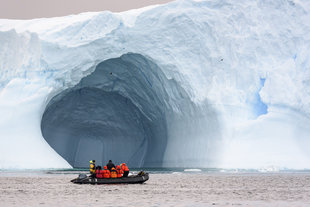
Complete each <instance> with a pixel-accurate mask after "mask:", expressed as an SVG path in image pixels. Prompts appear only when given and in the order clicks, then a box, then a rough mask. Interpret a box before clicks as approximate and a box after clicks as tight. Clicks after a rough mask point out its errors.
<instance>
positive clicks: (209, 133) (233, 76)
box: [0, 0, 310, 169]
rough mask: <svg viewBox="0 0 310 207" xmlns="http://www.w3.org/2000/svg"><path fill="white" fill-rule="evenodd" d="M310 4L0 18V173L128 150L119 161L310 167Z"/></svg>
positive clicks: (187, 5)
mask: <svg viewBox="0 0 310 207" xmlns="http://www.w3.org/2000/svg"><path fill="white" fill-rule="evenodd" d="M309 8H310V3H309V2H308V1H305V0H304V1H303V0H299V1H297V0H296V1H286V0H276V1H266V0H258V1H254V0H251V1H247V2H240V1H225V0H223V1H194V0H180V1H175V2H172V3H169V4H166V5H159V6H155V7H149V8H144V9H140V10H133V11H128V12H124V13H116V14H113V13H110V12H98V13H85V14H80V15H75V16H74V15H72V16H68V17H59V18H51V19H35V20H27V21H18V20H0V42H1V44H0V60H1V61H0V87H1V89H0V114H1V120H0V134H1V141H2V143H3V144H2V145H1V146H0V153H1V158H0V168H10V167H13V168H14V167H16V168H40V167H68V166H69V164H70V165H71V166H75V165H76V166H81V165H83V164H81V163H84V162H85V160H89V159H88V157H90V156H92V157H93V156H97V157H98V158H93V159H98V160H101V161H105V160H106V159H110V158H107V157H109V156H113V155H114V154H115V150H116V149H117V147H115V146H119V145H121V143H126V147H127V148H126V150H124V153H123V154H121V155H117V156H115V159H117V160H118V159H126V158H127V160H126V161H128V162H131V163H132V164H133V165H137V166H197V167H229V168H260V167H264V166H270V165H271V166H278V167H287V168H298V169H300V168H309V167H310V166H309V163H310V162H309V161H310V160H309V158H310V151H309V150H308V149H307V146H308V145H309V135H310V129H309V127H308V126H309V114H310V111H309V106H310V86H309V79H310V74H309V73H310V72H309V71H310V70H309V67H310V62H309V59H310V57H309V54H310V53H309V51H310V40H309V39H310V15H309ZM138 57H139V58H138ZM146 63H147V64H146ZM101 66H104V67H101ZM108 71H109V72H110V73H112V75H110V73H108ZM139 71H140V72H139ZM101 73H103V75H102V74H101ZM98 74H100V75H98ZM114 75H116V76H114ZM98 77H101V78H100V79H99V78H98ZM115 78H117V80H118V81H115V80H116V79H115ZM150 80H151V81H150ZM114 83H115V84H116V83H117V84H116V85H115V86H114V85H113V84H114ZM126 100H127V103H124V102H126ZM118 109H122V110H118ZM108 117H111V118H108ZM133 120H138V121H137V122H134V121H133ZM116 123H119V124H120V126H119V127H118V126H117V125H116ZM97 124H98V127H95V129H93V128H92V127H94V126H95V125H97ZM129 128H130V129H133V130H132V131H129V130H128V129H129ZM146 129H147V130H146ZM41 130H42V131H41ZM109 133H111V134H109ZM43 137H44V138H43ZM112 137H113V138H112ZM72 140H74V141H72ZM113 140H115V143H116V145H113V147H112V148H109V149H111V151H107V150H106V148H105V147H106V144H107V143H109V142H113V143H114V141H113ZM68 143H69V144H68ZM71 143H72V144H73V145H74V146H72V145H70V144H71ZM13 144H14V146H15V147H16V149H17V150H16V151H12V150H10V147H11V146H12V145H13ZM92 145H95V146H96V147H97V148H96V149H95V150H90V149H91V146H92ZM49 146H52V147H49ZM83 146H84V147H83ZM100 152H101V154H100ZM83 153H84V154H83ZM92 153H94V154H92ZM58 154H60V155H61V156H59V155H58ZM99 154H100V155H99ZM136 154H137V155H139V156H138V157H137V156H136ZM142 155H143V156H142ZM61 157H62V158H61ZM129 157H131V158H129ZM63 158H65V159H63ZM90 159H92V158H90ZM111 159H114V158H113V157H112V158H111ZM115 159H114V160H115ZM68 163H69V164H68Z"/></svg>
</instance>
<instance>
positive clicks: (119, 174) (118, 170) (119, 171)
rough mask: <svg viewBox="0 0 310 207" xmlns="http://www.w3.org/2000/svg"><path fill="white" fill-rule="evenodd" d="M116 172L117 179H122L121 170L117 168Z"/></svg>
mask: <svg viewBox="0 0 310 207" xmlns="http://www.w3.org/2000/svg"><path fill="white" fill-rule="evenodd" d="M116 171H117V177H118V178H121V177H123V174H124V171H123V170H122V169H121V168H119V169H118V168H117V169H116Z"/></svg>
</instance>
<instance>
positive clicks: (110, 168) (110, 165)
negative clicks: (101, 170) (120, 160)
mask: <svg viewBox="0 0 310 207" xmlns="http://www.w3.org/2000/svg"><path fill="white" fill-rule="evenodd" d="M107 167H108V169H109V170H110V172H111V170H112V167H114V168H115V165H114V163H113V162H112V160H109V162H108V164H107Z"/></svg>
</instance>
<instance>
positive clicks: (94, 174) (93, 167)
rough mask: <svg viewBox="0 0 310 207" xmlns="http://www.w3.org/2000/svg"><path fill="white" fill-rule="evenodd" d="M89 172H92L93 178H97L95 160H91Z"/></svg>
mask: <svg viewBox="0 0 310 207" xmlns="http://www.w3.org/2000/svg"><path fill="white" fill-rule="evenodd" d="M89 163H90V164H89V167H90V168H89V172H90V176H91V177H92V178H95V177H96V164H95V160H91V161H89Z"/></svg>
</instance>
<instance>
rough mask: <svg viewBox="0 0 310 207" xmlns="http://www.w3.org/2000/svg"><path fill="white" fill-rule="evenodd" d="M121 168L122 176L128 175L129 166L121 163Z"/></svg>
mask: <svg viewBox="0 0 310 207" xmlns="http://www.w3.org/2000/svg"><path fill="white" fill-rule="evenodd" d="M121 168H122V170H123V171H124V174H123V177H128V174H129V168H128V167H127V165H126V164H125V163H122V165H121Z"/></svg>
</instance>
